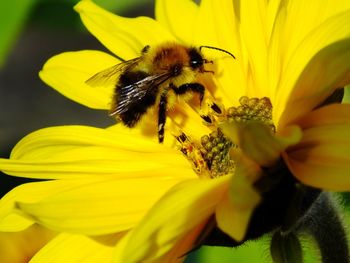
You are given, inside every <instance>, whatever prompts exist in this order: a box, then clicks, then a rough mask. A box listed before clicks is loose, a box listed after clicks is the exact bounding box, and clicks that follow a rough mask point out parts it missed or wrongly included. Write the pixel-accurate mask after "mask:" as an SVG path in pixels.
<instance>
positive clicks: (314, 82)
mask: <svg viewBox="0 0 350 263" xmlns="http://www.w3.org/2000/svg"><path fill="white" fill-rule="evenodd" d="M349 60H350V38H349V39H347V40H344V41H341V42H338V43H336V44H334V45H331V46H329V47H327V48H325V49H323V50H322V51H321V52H320V53H319V54H317V55H316V56H315V57H314V58H313V59H312V60H311V61H310V63H309V64H308V66H307V67H306V68H305V69H304V71H303V73H302V75H301V76H300V77H299V80H298V82H297V83H296V86H295V87H294V89H293V91H292V93H291V97H290V100H289V101H288V103H287V104H286V106H285V109H284V111H283V113H282V116H281V119H280V121H279V123H278V126H279V127H283V126H284V125H286V124H289V123H292V122H293V121H295V119H297V118H300V117H301V116H303V115H304V114H305V113H307V112H308V111H311V110H312V109H313V108H315V107H316V106H318V105H319V104H321V103H322V102H323V101H324V100H325V99H326V98H327V97H329V96H330V95H331V94H332V93H333V92H334V90H335V89H336V88H338V87H343V86H345V85H346V84H348V83H349V82H350V65H349V63H348V61H349Z"/></svg>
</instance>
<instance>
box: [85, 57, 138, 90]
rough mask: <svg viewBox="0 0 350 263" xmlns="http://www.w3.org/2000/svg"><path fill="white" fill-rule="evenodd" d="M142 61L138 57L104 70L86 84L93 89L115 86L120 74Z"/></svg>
mask: <svg viewBox="0 0 350 263" xmlns="http://www.w3.org/2000/svg"><path fill="white" fill-rule="evenodd" d="M140 59H141V57H137V58H134V59H130V60H127V61H123V62H121V63H119V64H117V65H114V66H112V67H110V68H107V69H105V70H102V71H100V72H98V73H96V74H95V75H93V76H92V77H91V78H89V79H88V80H86V81H85V83H86V84H88V85H89V86H91V87H102V86H109V85H115V84H116V83H117V82H118V79H119V76H120V74H121V73H123V72H124V71H125V70H130V69H131V68H132V67H134V66H135V65H136V64H137V63H138V62H139V61H140Z"/></svg>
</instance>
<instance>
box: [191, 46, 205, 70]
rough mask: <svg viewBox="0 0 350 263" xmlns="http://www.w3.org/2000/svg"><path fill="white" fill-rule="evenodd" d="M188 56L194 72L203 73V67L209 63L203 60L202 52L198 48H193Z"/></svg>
mask: <svg viewBox="0 0 350 263" xmlns="http://www.w3.org/2000/svg"><path fill="white" fill-rule="evenodd" d="M188 55H189V57H190V61H189V64H190V67H191V68H192V69H193V70H199V71H203V70H204V69H203V65H204V64H205V63H208V61H207V60H206V59H204V58H203V56H202V54H201V53H200V51H199V50H198V49H196V48H191V49H190V50H189V52H188Z"/></svg>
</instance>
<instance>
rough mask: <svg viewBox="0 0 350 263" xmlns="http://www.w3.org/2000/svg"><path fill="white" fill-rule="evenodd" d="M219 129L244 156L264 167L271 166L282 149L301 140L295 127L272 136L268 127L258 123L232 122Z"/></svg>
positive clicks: (298, 130) (299, 133) (299, 132)
mask: <svg viewBox="0 0 350 263" xmlns="http://www.w3.org/2000/svg"><path fill="white" fill-rule="evenodd" d="M221 127H222V130H223V132H224V134H225V135H226V136H227V137H228V138H229V139H230V140H231V141H232V142H234V143H236V144H238V145H239V147H240V149H242V151H243V153H244V154H245V155H247V156H248V157H249V158H251V159H252V160H254V161H255V162H257V163H258V164H259V165H261V166H264V167H269V166H271V165H273V164H274V163H275V162H276V161H277V160H278V158H279V157H280V154H281V152H282V151H283V150H284V149H286V148H287V147H288V146H290V145H293V144H296V143H297V142H298V141H300V139H301V131H300V129H299V128H298V127H297V126H291V127H288V129H287V128H286V129H285V130H284V131H283V134H281V135H274V134H273V133H272V132H271V128H270V127H267V126H266V125H264V124H261V123H258V122H248V123H234V122H232V123H225V124H223V125H222V126H221Z"/></svg>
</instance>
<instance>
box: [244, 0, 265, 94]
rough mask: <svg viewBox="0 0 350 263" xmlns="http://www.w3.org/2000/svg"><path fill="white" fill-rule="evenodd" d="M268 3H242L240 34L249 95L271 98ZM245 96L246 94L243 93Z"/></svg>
mask: <svg viewBox="0 0 350 263" xmlns="http://www.w3.org/2000/svg"><path fill="white" fill-rule="evenodd" d="M266 3H267V1H259V0H252V1H240V6H239V9H240V13H239V15H240V17H239V19H240V22H241V24H240V30H241V32H240V34H241V38H242V42H243V43H244V45H245V47H246V49H247V50H246V55H247V65H246V76H247V77H248V78H250V79H251V80H250V82H248V83H247V84H248V87H246V88H247V89H248V92H249V95H250V94H254V97H263V96H269V95H270V94H268V93H267V91H268V87H267V85H266V84H267V83H268V82H267V77H268V74H267V46H268V41H269V39H268V38H269V36H268V31H269V30H268V28H267V4H266ZM243 94H245V93H243Z"/></svg>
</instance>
